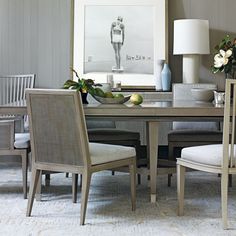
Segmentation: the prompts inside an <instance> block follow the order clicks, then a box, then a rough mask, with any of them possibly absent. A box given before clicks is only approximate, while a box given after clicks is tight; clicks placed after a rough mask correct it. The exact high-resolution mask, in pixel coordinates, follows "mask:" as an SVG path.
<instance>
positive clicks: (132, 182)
mask: <svg viewBox="0 0 236 236" xmlns="http://www.w3.org/2000/svg"><path fill="white" fill-rule="evenodd" d="M129 172H130V188H131V203H132V211H135V209H136V161H134V162H133V164H131V165H129Z"/></svg>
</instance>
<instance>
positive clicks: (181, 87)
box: [172, 83, 220, 131]
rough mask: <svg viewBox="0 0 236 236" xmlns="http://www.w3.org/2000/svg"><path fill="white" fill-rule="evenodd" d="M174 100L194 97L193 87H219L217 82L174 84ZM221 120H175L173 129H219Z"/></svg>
mask: <svg viewBox="0 0 236 236" xmlns="http://www.w3.org/2000/svg"><path fill="white" fill-rule="evenodd" d="M172 88H173V100H189V101H193V100H194V98H193V96H192V94H191V89H192V88H207V89H217V86H216V85H215V84H203V83H202V84H182V83H176V84H173V86H172ZM219 128H220V124H219V122H173V129H174V130H179V129H188V130H189V129H192V130H209V131H210V130H219Z"/></svg>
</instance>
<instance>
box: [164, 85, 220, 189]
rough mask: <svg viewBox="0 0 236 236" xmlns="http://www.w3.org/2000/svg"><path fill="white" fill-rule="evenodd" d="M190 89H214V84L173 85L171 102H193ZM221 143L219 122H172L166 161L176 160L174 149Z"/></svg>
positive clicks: (169, 179)
mask: <svg viewBox="0 0 236 236" xmlns="http://www.w3.org/2000/svg"><path fill="white" fill-rule="evenodd" d="M192 88H208V89H216V85H215V84H182V83H181V84H180V83H179V84H173V102H175V101H178V100H183V101H184V100H190V101H192V100H194V98H193V97H192V94H191V89H192ZM221 142H222V132H221V130H220V123H219V122H196V121H194V122H173V128H172V130H171V131H170V132H169V133H168V157H169V158H168V159H169V160H172V161H174V160H176V158H175V155H174V148H176V147H178V148H184V147H189V146H198V145H204V144H216V143H221ZM170 185H171V174H169V175H168V186H170Z"/></svg>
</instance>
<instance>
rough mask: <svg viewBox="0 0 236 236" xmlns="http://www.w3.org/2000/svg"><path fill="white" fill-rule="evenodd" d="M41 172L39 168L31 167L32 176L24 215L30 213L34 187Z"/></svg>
mask: <svg viewBox="0 0 236 236" xmlns="http://www.w3.org/2000/svg"><path fill="white" fill-rule="evenodd" d="M41 172H42V171H40V170H36V169H35V168H32V177H31V183H30V190H29V199H28V205H27V212H26V216H30V215H31V211H32V207H33V203H34V196H35V192H36V188H37V185H38V181H39V177H40V174H41Z"/></svg>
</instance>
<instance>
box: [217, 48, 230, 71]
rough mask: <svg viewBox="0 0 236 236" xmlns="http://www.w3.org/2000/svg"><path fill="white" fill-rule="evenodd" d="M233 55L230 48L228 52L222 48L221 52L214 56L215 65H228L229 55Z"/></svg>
mask: <svg viewBox="0 0 236 236" xmlns="http://www.w3.org/2000/svg"><path fill="white" fill-rule="evenodd" d="M231 55H232V50H231V49H229V50H227V51H226V52H225V51H224V50H220V53H218V54H216V55H215V57H214V67H215V68H220V67H222V66H225V65H227V63H228V62H229V59H228V58H229V57H231Z"/></svg>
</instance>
